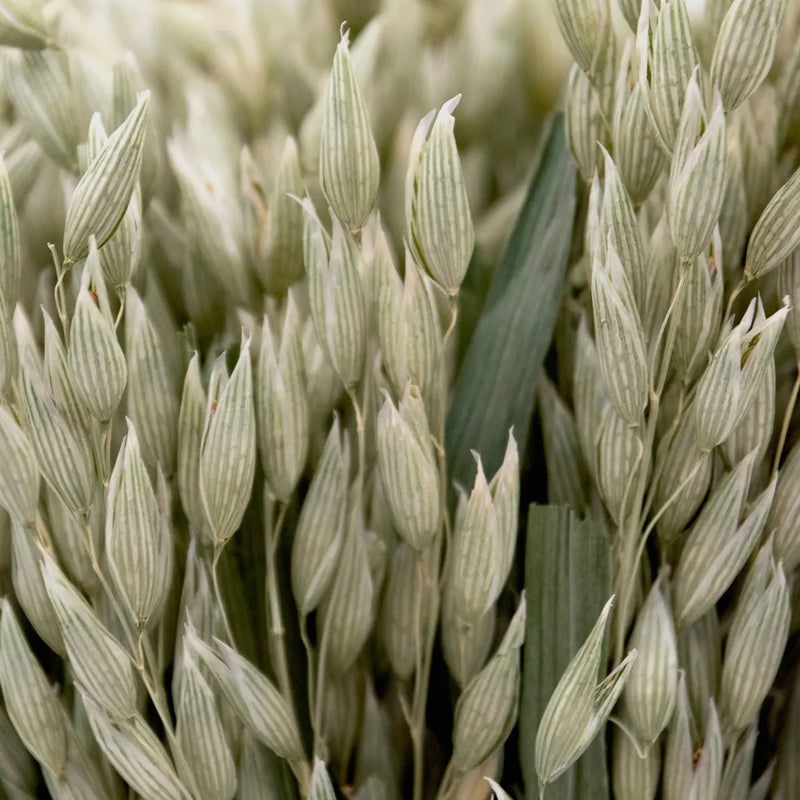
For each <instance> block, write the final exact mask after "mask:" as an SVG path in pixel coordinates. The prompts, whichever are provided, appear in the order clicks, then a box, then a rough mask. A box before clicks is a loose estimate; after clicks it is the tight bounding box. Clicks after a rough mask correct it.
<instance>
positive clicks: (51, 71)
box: [4, 50, 89, 243]
mask: <svg viewBox="0 0 800 800" xmlns="http://www.w3.org/2000/svg"><path fill="white" fill-rule="evenodd" d="M5 67H6V68H5V70H4V73H5V79H6V86H7V87H8V93H9V95H10V96H11V99H12V100H13V102H14V107H15V109H16V112H17V114H18V115H19V117H20V119H21V120H22V121H23V122H24V124H25V128H26V129H27V131H28V134H29V135H30V136H31V137H32V138H33V139H35V141H36V143H37V144H38V145H39V147H41V148H42V150H43V151H44V152H45V153H46V154H47V155H48V156H50V158H52V159H53V160H54V161H55V162H56V163H57V164H58V165H59V166H61V167H63V168H64V169H68V170H75V169H76V168H77V165H78V159H77V152H76V148H77V146H78V142H79V141H80V139H81V134H80V132H79V131H78V115H77V114H76V108H75V101H74V95H73V93H72V87H71V86H70V82H69V78H68V77H67V72H66V69H65V67H64V58H63V55H62V54H61V53H59V52H57V51H56V50H42V51H39V52H33V51H26V52H23V53H21V54H20V56H19V59H16V60H14V59H11V58H9V59H7V60H6V64H5ZM88 240H89V238H88V236H87V237H86V241H87V243H88Z"/></svg>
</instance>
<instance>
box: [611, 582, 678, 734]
mask: <svg viewBox="0 0 800 800" xmlns="http://www.w3.org/2000/svg"><path fill="white" fill-rule="evenodd" d="M629 646H630V647H633V648H635V649H636V650H638V652H639V657H638V658H637V659H636V664H635V665H634V667H633V669H632V670H631V675H630V678H629V679H628V683H627V684H626V685H625V689H624V690H623V693H622V697H623V700H624V702H625V709H626V711H627V714H628V717H629V718H630V722H631V725H632V726H633V730H634V731H635V732H636V735H637V737H638V738H639V741H640V742H641V743H642V744H643V745H644V747H645V748H648V749H653V748H652V745H653V744H654V743H655V742H656V740H657V739H658V737H659V736H660V735H661V732H662V731H663V730H664V729H665V728H666V727H667V725H668V724H669V721H670V719H671V718H672V712H673V709H674V707H675V696H676V692H677V687H678V641H677V637H676V635H675V626H674V624H673V622H672V612H671V610H670V607H669V605H668V603H667V600H666V598H665V597H664V594H663V592H662V591H661V578H659V579H658V580H656V582H655V583H654V584H653V586H652V588H651V589H650V592H649V593H648V595H647V597H646V598H645V601H644V603H643V605H642V607H641V608H640V609H639V613H638V616H637V618H636V623H635V624H634V626H633V633H632V634H631V638H630V642H629Z"/></svg>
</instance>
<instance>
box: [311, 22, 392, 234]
mask: <svg viewBox="0 0 800 800" xmlns="http://www.w3.org/2000/svg"><path fill="white" fill-rule="evenodd" d="M349 39H350V34H349V31H345V30H343V31H342V37H341V39H340V40H339V46H338V47H337V48H336V54H335V55H334V58H333V67H332V68H331V77H330V80H329V81H328V89H327V95H326V101H325V103H324V105H323V106H322V133H321V136H320V144H319V174H320V184H321V185H322V191H323V192H324V193H325V198H326V200H327V201H328V205H330V207H331V210H332V211H333V213H334V214H335V215H336V217H337V218H338V219H339V221H340V222H341V223H342V224H343V225H345V226H347V227H348V228H350V229H351V230H357V229H358V228H360V227H361V226H362V225H363V224H364V222H366V219H367V216H368V215H369V212H370V211H371V210H372V206H373V204H374V203H375V195H376V194H377V192H378V182H379V180H380V160H379V158H378V148H377V147H376V145H375V139H374V138H373V136H372V129H371V128H370V124H369V114H368V113H367V107H366V104H365V103H364V97H363V95H362V94H361V90H360V89H359V87H358V83H357V81H356V76H355V74H354V72H353V67H352V64H351V63H350V50H349Z"/></svg>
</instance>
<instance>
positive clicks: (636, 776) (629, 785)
mask: <svg viewBox="0 0 800 800" xmlns="http://www.w3.org/2000/svg"><path fill="white" fill-rule="evenodd" d="M660 775H661V749H660V747H659V746H658V745H654V746H652V747H648V748H647V750H646V751H645V753H644V758H642V757H641V756H640V755H639V753H637V752H636V746H635V745H634V744H633V742H632V741H631V739H630V735H629V734H628V733H626V732H625V731H623V730H622V729H621V728H615V729H614V735H613V739H612V745H611V784H612V788H613V789H614V799H615V800H653V798H655V796H656V790H657V789H658V779H659V777H660Z"/></svg>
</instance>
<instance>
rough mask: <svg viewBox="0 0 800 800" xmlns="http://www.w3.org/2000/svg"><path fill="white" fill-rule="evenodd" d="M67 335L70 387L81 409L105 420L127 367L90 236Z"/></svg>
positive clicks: (120, 390)
mask: <svg viewBox="0 0 800 800" xmlns="http://www.w3.org/2000/svg"><path fill="white" fill-rule="evenodd" d="M69 334H70V335H69V344H68V346H67V368H68V369H69V373H70V377H71V383H72V388H73V390H74V391H75V395H76V397H77V399H78V401H79V402H80V403H81V405H82V406H83V408H84V409H85V411H86V412H88V414H90V415H91V416H92V417H94V418H95V419H96V420H99V421H100V422H103V423H107V422H109V420H110V419H111V417H112V416H113V415H114V412H115V411H116V410H117V406H119V403H120V400H121V399H122V393H123V392H124V391H125V385H126V383H127V380H128V368H127V364H126V362H125V355H124V353H123V352H122V348H121V347H120V346H119V343H118V342H117V333H116V331H115V329H114V321H113V318H112V316H111V310H110V308H109V305H108V297H107V296H106V288H105V284H104V283H103V278H102V276H101V274H100V263H99V260H98V253H97V247H96V245H95V242H94V237H92V238H91V240H90V244H89V257H88V258H87V259H86V265H85V266H84V268H83V274H82V276H81V288H80V291H79V292H78V299H77V300H76V302H75V312H74V314H73V316H72V322H71V324H70V327H69Z"/></svg>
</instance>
